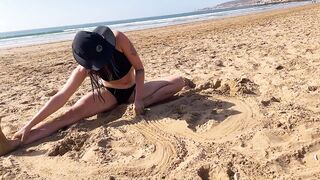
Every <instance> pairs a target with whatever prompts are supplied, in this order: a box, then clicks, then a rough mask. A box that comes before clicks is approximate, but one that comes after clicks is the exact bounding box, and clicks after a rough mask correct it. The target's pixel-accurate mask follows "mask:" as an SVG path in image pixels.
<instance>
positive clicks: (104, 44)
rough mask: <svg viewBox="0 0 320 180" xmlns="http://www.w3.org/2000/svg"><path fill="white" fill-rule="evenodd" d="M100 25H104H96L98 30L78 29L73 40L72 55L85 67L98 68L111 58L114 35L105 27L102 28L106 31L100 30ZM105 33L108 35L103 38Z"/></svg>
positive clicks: (113, 47)
mask: <svg viewBox="0 0 320 180" xmlns="http://www.w3.org/2000/svg"><path fill="white" fill-rule="evenodd" d="M102 27H104V26H100V28H99V27H98V28H99V30H100V32H88V31H79V32H78V33H77V34H76V36H75V38H74V40H73V43H72V50H73V56H74V58H75V59H76V61H77V62H78V63H79V64H80V65H81V66H83V67H84V68H86V69H92V70H95V71H97V70H100V69H101V68H103V67H104V66H106V65H107V64H108V63H109V62H110V60H111V58H112V55H113V52H114V50H115V37H114V35H113V33H112V31H111V30H110V29H109V28H107V27H104V28H107V30H108V32H107V33H106V32H102V31H101V28H102ZM98 28H96V29H95V31H96V30H97V29H98ZM106 34H107V35H108V36H107V38H104V35H106ZM107 39H108V40H107Z"/></svg>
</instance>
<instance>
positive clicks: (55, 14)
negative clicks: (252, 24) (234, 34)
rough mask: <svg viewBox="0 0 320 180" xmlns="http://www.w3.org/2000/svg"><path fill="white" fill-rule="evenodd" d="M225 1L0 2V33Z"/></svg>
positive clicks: (178, 10) (163, 12)
mask: <svg viewBox="0 0 320 180" xmlns="http://www.w3.org/2000/svg"><path fill="white" fill-rule="evenodd" d="M226 1H228V0H158V1H155V0H116V1H111V0H0V32H8V31H19V30H26V29H36V28H46V27H56V26H64V25H75V24H85V23H95V22H104V21H113V20H121V19H131V18H139V17H149V16H158V15H167V14H175V13H182V12H190V11H195V10H198V9H200V8H205V7H212V6H214V5H216V4H220V3H222V2H226Z"/></svg>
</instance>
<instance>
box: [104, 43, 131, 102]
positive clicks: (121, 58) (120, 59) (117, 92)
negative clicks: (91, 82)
mask: <svg viewBox="0 0 320 180" xmlns="http://www.w3.org/2000/svg"><path fill="white" fill-rule="evenodd" d="M111 63H113V69H112V71H111V73H112V74H111V76H112V80H119V79H121V78H123V77H124V76H125V75H127V74H128V73H129V71H130V69H131V67H132V64H131V63H130V61H129V60H128V58H127V57H126V55H124V54H123V53H122V52H120V51H118V50H117V49H115V51H114V53H113V60H112V61H111ZM99 76H100V78H101V79H103V80H105V81H110V78H109V77H110V76H106V75H104V74H103V73H100V74H99ZM135 87H136V85H135V84H134V85H133V86H132V87H130V88H128V89H114V88H107V89H108V90H109V91H110V92H111V94H112V95H113V96H114V97H115V98H116V99H117V102H118V104H123V103H126V102H128V99H129V98H130V96H131V94H132V92H133V91H134V89H135Z"/></svg>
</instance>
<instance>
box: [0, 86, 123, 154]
mask: <svg viewBox="0 0 320 180" xmlns="http://www.w3.org/2000/svg"><path fill="white" fill-rule="evenodd" d="M101 95H102V97H103V98H104V100H105V101H104V102H103V101H100V100H99V98H98V94H97V93H94V94H93V93H89V94H87V95H85V96H84V97H82V98H81V99H80V100H78V101H77V102H76V103H75V104H74V105H73V106H72V107H71V108H70V109H69V110H68V111H67V112H65V113H64V114H63V115H62V116H60V117H59V118H56V119H55V120H53V121H50V122H46V123H43V124H41V125H40V126H38V127H36V128H34V129H32V130H31V132H30V134H29V136H28V139H27V141H26V142H25V144H30V143H32V142H34V141H37V140H39V139H41V138H44V137H47V136H49V135H50V134H52V133H54V132H56V131H58V130H59V129H61V128H63V127H66V126H69V125H71V124H74V123H76V122H77V121H79V120H81V119H83V118H86V117H90V116H93V115H96V114H98V113H100V112H103V111H107V110H110V109H112V108H114V107H115V106H116V105H117V100H116V98H115V97H114V96H113V95H112V94H111V93H110V92H109V91H108V90H102V91H101ZM93 97H94V98H93ZM0 131H1V129H0ZM1 135H2V136H3V137H1ZM0 145H1V147H2V146H3V147H4V148H0V156H1V155H4V154H6V153H8V152H10V151H12V150H14V149H16V148H17V147H18V146H19V145H21V144H20V143H19V144H17V140H12V141H11V140H7V139H6V138H5V136H4V135H3V134H2V131H1V132H0ZM1 151H2V152H1Z"/></svg>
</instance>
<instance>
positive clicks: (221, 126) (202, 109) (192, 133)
mask: <svg viewBox="0 0 320 180" xmlns="http://www.w3.org/2000/svg"><path fill="white" fill-rule="evenodd" d="M153 111H155V112H157V113H155V114H157V115H153V114H152V112H150V115H147V116H146V120H147V122H148V124H149V125H152V127H153V128H155V129H157V130H161V131H165V132H166V133H168V134H172V135H181V136H182V137H189V138H192V139H197V138H204V139H208V140H213V139H217V138H220V139H221V138H222V137H227V136H232V135H236V134H237V132H238V131H239V130H241V129H243V128H248V127H249V126H250V124H252V117H253V112H252V110H251V107H250V106H249V105H248V104H247V103H245V102H244V101H242V100H239V99H236V98H232V97H225V96H218V95H215V96H205V95H199V94H195V95H191V96H190V97H187V98H181V99H178V100H176V101H174V102H171V103H169V104H167V105H165V106H159V107H155V108H154V109H153ZM159 114H160V115H159Z"/></svg>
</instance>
